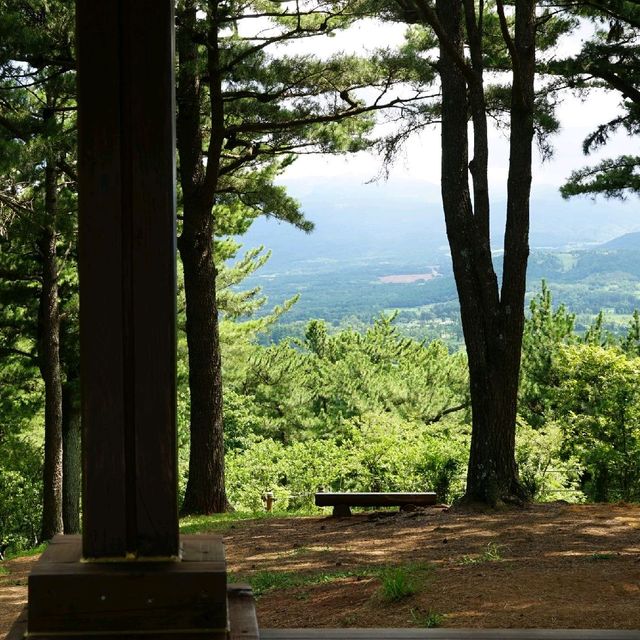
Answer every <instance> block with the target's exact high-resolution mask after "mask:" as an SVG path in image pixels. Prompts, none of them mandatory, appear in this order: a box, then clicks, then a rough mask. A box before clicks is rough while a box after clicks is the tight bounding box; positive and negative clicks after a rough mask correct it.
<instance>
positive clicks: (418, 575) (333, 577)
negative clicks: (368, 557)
mask: <svg viewBox="0 0 640 640" xmlns="http://www.w3.org/2000/svg"><path fill="white" fill-rule="evenodd" d="M432 572H433V567H432V566H431V565H429V564H418V563H416V564H408V565H404V566H400V567H358V568H357V569H344V570H339V571H321V572H317V573H302V572H298V571H269V570H264V571H256V572H255V573H253V574H246V575H243V574H230V575H229V578H228V580H229V582H246V583H248V584H250V585H251V588H252V589H253V593H254V595H255V596H256V597H260V596H263V595H264V594H265V593H270V592H272V591H281V590H285V589H295V588H297V587H310V586H315V585H319V584H329V583H331V582H336V581H337V580H345V579H347V578H355V579H363V578H377V579H379V580H380V581H381V592H382V597H383V599H385V600H388V601H390V602H393V601H396V600H399V599H402V598H404V597H408V596H409V595H413V594H414V593H416V591H417V590H419V588H420V587H421V586H422V584H423V582H424V580H425V579H426V578H427V577H429V576H430V575H431V574H432ZM409 591H410V593H409ZM307 595H308V594H305V596H304V597H305V598H306V597H307Z"/></svg>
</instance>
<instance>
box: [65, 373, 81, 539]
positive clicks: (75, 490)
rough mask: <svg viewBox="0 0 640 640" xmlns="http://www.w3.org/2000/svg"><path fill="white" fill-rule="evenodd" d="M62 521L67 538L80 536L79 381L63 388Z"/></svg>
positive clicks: (69, 383) (68, 382)
mask: <svg viewBox="0 0 640 640" xmlns="http://www.w3.org/2000/svg"><path fill="white" fill-rule="evenodd" d="M62 471H63V473H62V521H63V525H64V533H65V534H75V533H80V493H81V486H82V443H81V422H80V398H79V394H78V381H77V380H75V379H72V378H71V379H70V378H67V381H66V382H65V383H64V385H63V387H62Z"/></svg>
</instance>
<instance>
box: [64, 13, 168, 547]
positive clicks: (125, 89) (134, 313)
mask: <svg viewBox="0 0 640 640" xmlns="http://www.w3.org/2000/svg"><path fill="white" fill-rule="evenodd" d="M77 34H78V35H77V48H78V103H79V130H78V138H79V149H78V154H79V155H78V163H79V167H78V173H79V180H80V186H79V191H80V196H79V198H80V201H79V205H80V219H79V228H80V249H79V251H80V341H81V349H80V353H81V385H82V424H83V428H84V434H83V435H84V500H83V516H84V534H83V554H84V556H85V557H86V558H89V559H100V558H117V557H125V556H128V557H175V556H177V555H178V513H177V460H176V416H175V412H176V409H175V406H176V401H175V397H176V391H175V388H176V377H175V367H176V362H175V352H176V347H175V340H176V338H175V325H176V319H175V316H176V311H175V304H176V302H175V300H176V286H175V281H176V276H175V260H176V251H175V193H174V189H175V187H174V185H175V169H174V167H175V162H174V148H175V144H174V142H175V135H174V77H173V2H172V1H171V0H135V1H127V0H124V1H122V0H121V1H117V0H105V1H103V2H95V1H94V0H78V2H77Z"/></svg>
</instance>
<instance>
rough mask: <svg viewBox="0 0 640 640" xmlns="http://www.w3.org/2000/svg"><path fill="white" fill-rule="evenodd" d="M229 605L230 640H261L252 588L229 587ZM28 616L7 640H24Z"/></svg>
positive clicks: (17, 623)
mask: <svg viewBox="0 0 640 640" xmlns="http://www.w3.org/2000/svg"><path fill="white" fill-rule="evenodd" d="M227 603H228V604H227V606H228V608H229V611H228V615H229V627H230V631H229V634H228V640H259V639H260V633H259V630H258V618H257V616H256V607H255V599H254V597H253V592H252V590H251V587H250V586H249V585H248V584H229V585H227ZM27 615H28V607H24V609H22V611H21V613H20V615H19V616H18V618H17V619H16V621H15V622H14V623H13V625H12V627H11V629H10V630H9V633H8V635H7V636H6V638H5V640H24V638H25V635H26V633H27ZM139 637H141V638H144V637H149V636H139Z"/></svg>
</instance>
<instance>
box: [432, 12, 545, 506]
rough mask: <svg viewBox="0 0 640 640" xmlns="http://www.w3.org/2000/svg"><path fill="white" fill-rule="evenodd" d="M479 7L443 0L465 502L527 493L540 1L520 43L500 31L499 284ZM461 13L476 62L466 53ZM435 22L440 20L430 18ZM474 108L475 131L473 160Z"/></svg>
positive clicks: (446, 196)
mask: <svg viewBox="0 0 640 640" xmlns="http://www.w3.org/2000/svg"><path fill="white" fill-rule="evenodd" d="M474 6H475V3H474V2H472V1H471V0H464V1H463V0H453V1H452V0H438V1H437V20H438V22H439V24H438V25H437V26H438V28H439V29H440V30H441V32H440V34H439V39H440V64H439V71H440V77H441V81H442V199H443V208H444V212H445V221H446V226H447V236H448V239H449V245H450V247H451V255H452V261H453V270H454V275H455V280H456V286H457V289H458V297H459V300H460V309H461V317H462V327H463V331H464V337H465V344H466V348H467V355H468V360H469V375H470V389H471V405H472V435H471V450H470V456H469V470H468V475H467V489H466V495H465V500H466V501H469V502H483V503H487V504H490V505H496V504H499V503H501V502H521V501H523V500H524V499H525V498H526V496H525V493H524V491H523V489H522V486H521V484H520V482H519V479H518V472H517V468H516V463H515V424H516V410H517V393H518V377H519V370H520V353H521V347H522V333H523V327H524V293H525V280H526V268H527V258H528V254H529V247H528V232H529V195H530V187H531V145H532V137H533V72H534V67H535V46H534V35H535V24H534V7H535V2H534V0H518V2H517V3H516V33H515V39H514V42H511V40H510V38H508V34H507V33H506V31H505V33H504V37H505V41H506V42H507V43H508V44H509V48H510V51H511V54H512V58H513V59H514V83H513V100H512V114H511V157H510V162H509V181H508V203H507V226H506V232H505V253H504V269H503V283H502V289H501V291H499V289H498V283H497V278H496V274H495V271H494V268H493V263H492V259H491V247H490V229H489V200H488V189H487V183H488V180H487V158H488V141H487V135H486V111H485V99H484V89H483V87H482V73H483V69H482V59H483V56H482V34H481V32H480V30H479V29H478V21H477V19H476V15H475V9H474ZM465 18H466V32H467V33H468V34H469V47H470V53H471V64H470V65H469V64H468V63H467V62H466V61H465V60H464V48H463V34H464V32H465V30H464V29H463V21H464V19H465ZM431 22H432V23H433V24H435V20H434V18H431ZM477 29H478V30H477ZM476 30H477V31H476ZM469 113H471V114H472V120H473V129H474V159H473V160H472V161H471V163H469V151H468V134H467V128H468V117H469V115H468V114H469ZM469 170H470V171H471V174H472V178H473V201H472V194H471V189H470V186H469Z"/></svg>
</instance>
